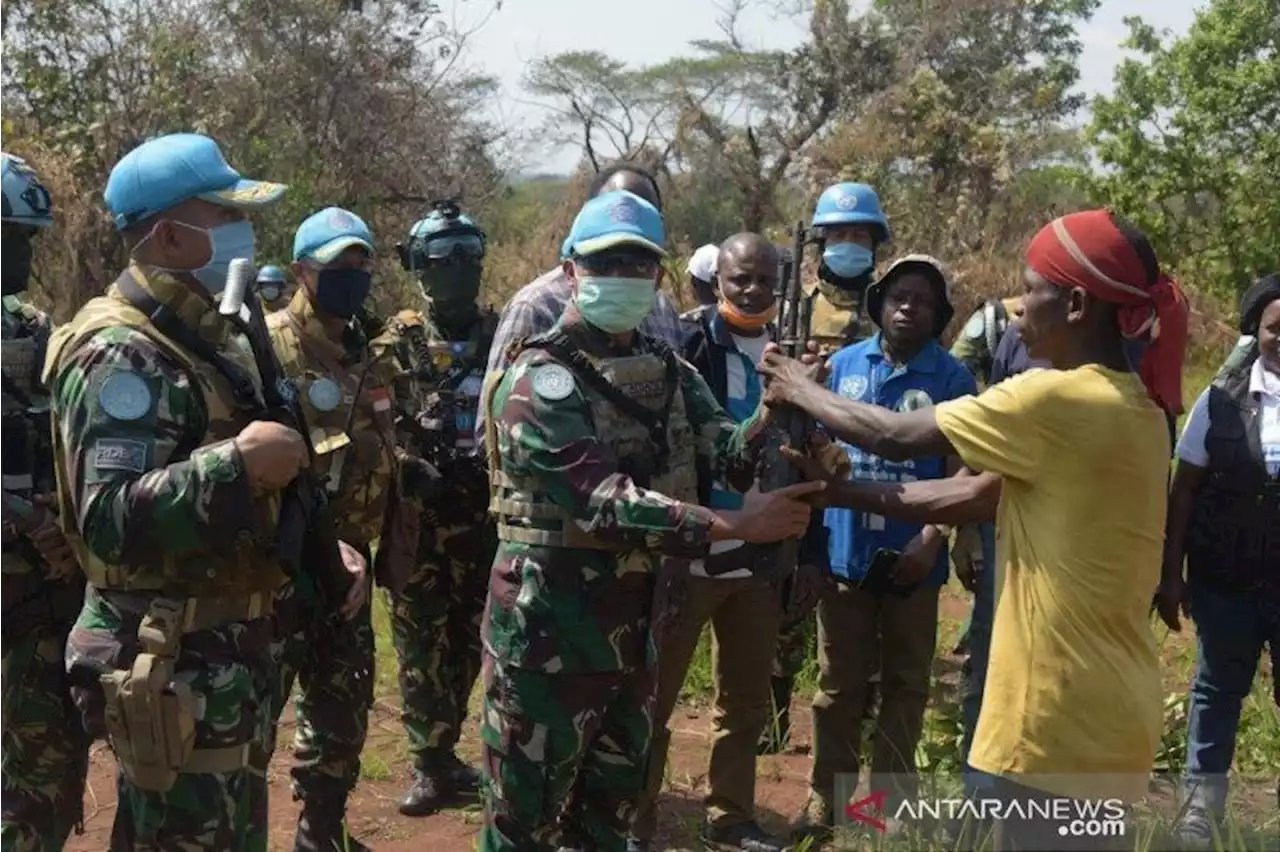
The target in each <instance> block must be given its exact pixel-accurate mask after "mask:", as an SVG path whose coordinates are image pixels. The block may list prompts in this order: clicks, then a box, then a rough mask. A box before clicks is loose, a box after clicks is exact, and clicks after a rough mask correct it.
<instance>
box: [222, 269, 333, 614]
mask: <svg viewBox="0 0 1280 852" xmlns="http://www.w3.org/2000/svg"><path fill="white" fill-rule="evenodd" d="M253 281H254V269H253V264H252V263H250V262H249V261H248V260H246V259H244V258H236V259H235V260H233V261H231V268H230V269H229V270H228V272H227V286H226V289H224V290H223V291H222V304H221V305H220V306H219V308H218V313H220V314H222V316H224V317H226V318H228V319H229V320H231V322H232V323H233V324H235V326H236V327H237V328H239V330H240V331H241V332H243V333H244V335H245V337H247V338H248V340H249V346H250V348H251V349H252V350H253V358H254V360H255V361H256V362H257V364H258V372H259V374H260V375H261V376H262V399H263V402H264V403H265V404H266V411H265V412H264V413H263V419H266V420H274V421H275V422H277V423H282V424H284V425H285V426H288V427H289V428H291V429H293V430H295V431H296V432H297V433H298V434H300V435H301V436H302V440H303V443H304V444H306V447H307V458H308V459H310V465H309V466H308V467H305V468H303V469H302V470H301V471H299V472H298V475H297V477H295V478H294V480H293V481H292V482H290V483H289V485H288V486H287V487H286V488H285V490H284V493H283V494H282V495H281V498H282V499H281V503H280V524H279V527H278V530H277V554H278V556H279V559H280V564H281V565H282V566H283V568H284V570H285V571H286V572H287V573H288V574H289V576H291V577H294V578H301V577H303V576H306V575H308V574H309V575H311V576H310V579H311V581H312V583H313V584H314V586H315V590H316V595H317V597H318V604H319V606H318V607H317V613H318V616H317V617H318V618H319V619H321V620H323V621H326V622H328V621H330V620H341V618H342V615H341V608H342V604H343V602H344V601H345V600H346V596H347V592H348V591H350V589H351V574H350V573H349V572H348V571H347V569H346V566H345V565H344V564H343V562H342V551H341V549H340V548H339V546H338V534H337V527H336V525H335V524H334V521H333V516H332V515H331V514H330V512H329V501H328V497H327V495H326V492H325V488H324V483H323V482H322V481H319V480H317V479H316V477H315V475H314V473H313V471H314V470H315V469H316V448H315V446H314V445H313V444H312V443H311V431H310V429H308V428H307V418H306V415H305V414H304V413H303V410H302V405H301V403H300V401H299V397H298V388H297V386H296V385H294V383H293V381H292V380H291V379H289V377H288V376H286V375H285V373H284V369H283V368H282V367H281V366H280V359H279V358H278V357H277V356H276V350H275V347H274V346H272V344H271V335H270V333H269V332H268V331H267V321H266V317H265V316H264V315H263V313H262V302H261V300H260V299H258V298H256V297H255V296H252V295H251V294H250V288H251V287H252V284H253ZM326 633H327V634H329V635H330V636H336V635H339V633H340V632H339V631H337V630H321V631H320V632H319V633H318V634H317V635H324V634H326Z"/></svg>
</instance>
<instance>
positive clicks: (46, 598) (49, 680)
mask: <svg viewBox="0 0 1280 852" xmlns="http://www.w3.org/2000/svg"><path fill="white" fill-rule="evenodd" d="M3 323H4V325H3V330H4V353H3V355H4V357H3V368H4V394H3V400H4V452H3V461H4V556H3V566H4V618H3V626H4V722H3V736H4V763H3V765H4V824H3V828H0V844H2V847H3V850H4V852H27V850H53V849H61V848H62V845H63V844H64V843H65V842H66V840H67V836H68V835H69V834H70V833H71V829H72V828H73V827H76V826H78V825H79V823H80V820H81V816H82V805H83V799H84V779H85V772H86V771H87V769H88V762H89V737H88V736H87V735H86V734H85V732H84V726H83V725H82V724H81V721H80V714H79V712H78V711H77V710H76V708H75V705H74V704H73V703H72V700H71V686H70V683H69V681H68V679H67V673H66V666H65V663H64V661H63V649H64V648H65V647H66V641H67V633H68V632H69V631H70V629H71V625H72V623H73V622H74V621H75V619H76V615H77V614H78V613H79V612H80V606H81V604H82V603H83V601H84V577H83V575H81V574H80V572H79V571H75V572H74V573H73V574H72V575H71V576H53V574H52V573H51V570H50V566H49V565H47V564H46V563H45V562H44V560H43V559H42V558H41V557H40V555H39V553H38V552H37V551H36V550H35V548H34V547H33V546H31V544H30V542H28V541H24V540H23V536H24V532H23V530H24V529H28V528H29V527H31V526H36V525H39V524H40V522H41V520H42V519H43V518H42V516H44V515H45V512H44V511H43V510H42V509H40V508H39V507H34V506H33V505H32V500H33V499H34V498H35V497H36V496H41V497H49V496H51V495H53V494H54V492H55V490H56V487H55V483H54V475H53V458H52V455H51V448H50V446H49V424H48V420H47V411H48V399H47V397H46V396H45V395H44V393H43V389H42V388H41V387H40V382H39V373H40V367H41V364H42V362H43V359H44V349H45V345H46V343H47V342H48V339H49V333H50V331H51V328H50V325H49V319H48V317H47V316H45V315H44V314H43V313H41V312H40V311H37V310H36V309H35V308H32V307H31V306H29V305H26V304H23V303H22V302H21V301H19V299H18V298H17V296H5V297H4V307H3Z"/></svg>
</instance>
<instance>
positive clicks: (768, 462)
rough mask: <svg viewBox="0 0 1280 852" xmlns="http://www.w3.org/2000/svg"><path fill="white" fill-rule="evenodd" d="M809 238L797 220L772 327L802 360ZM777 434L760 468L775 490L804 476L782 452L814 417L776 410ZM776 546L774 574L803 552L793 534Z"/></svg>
mask: <svg viewBox="0 0 1280 852" xmlns="http://www.w3.org/2000/svg"><path fill="white" fill-rule="evenodd" d="M808 242H809V234H808V231H806V230H805V227H804V223H803V222H796V224H795V227H794V228H793V229H792V231H791V253H790V255H787V256H784V257H783V258H782V263H781V265H780V266H781V269H780V274H779V275H778V289H777V291H776V296H777V299H778V322H777V323H776V325H775V326H774V329H773V342H774V343H776V344H778V346H779V347H780V348H781V350H782V354H784V355H786V356H787V357H788V358H794V359H796V360H799V359H800V357H801V356H802V355H804V353H805V351H806V349H805V347H806V345H807V344H808V342H809V325H810V320H811V315H812V308H813V303H812V301H811V300H810V299H809V297H808V296H807V295H806V294H805V292H804V286H803V283H802V280H801V279H802V272H801V267H802V265H803V262H804V247H805V246H806V245H807V244H808ZM773 416H774V420H773V423H774V424H775V425H774V426H773V427H772V429H773V431H774V434H772V435H770V436H769V440H768V444H767V446H766V449H765V454H764V462H763V465H762V470H761V472H760V490H761V491H775V490H777V489H779V488H784V487H786V486H788V485H793V484H795V483H796V482H799V481H800V480H801V479H802V478H803V477H802V476H801V475H800V473H799V472H798V471H797V470H796V468H795V466H794V465H792V464H791V463H790V462H789V461H787V459H786V457H785V456H783V455H782V453H781V451H780V450H781V448H782V447H783V446H788V447H791V448H793V449H795V450H798V451H800V452H804V451H805V449H806V444H807V442H808V440H809V433H810V432H811V431H812V429H813V422H812V418H810V417H809V416H808V415H807V414H805V413H804V412H803V411H800V410H799V409H796V408H791V407H787V408H784V409H780V410H778V411H775V412H773ZM770 547H771V548H776V549H777V564H776V567H775V568H774V569H773V570H774V573H775V575H776V574H781V573H785V572H788V571H791V570H792V569H794V568H795V566H796V562H797V560H798V558H799V554H800V539H796V538H790V539H787V540H785V541H782V542H779V543H778V544H776V545H770Z"/></svg>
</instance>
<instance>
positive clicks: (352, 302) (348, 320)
mask: <svg viewBox="0 0 1280 852" xmlns="http://www.w3.org/2000/svg"><path fill="white" fill-rule="evenodd" d="M373 251H374V241H373V234H372V233H371V232H370V231H369V227H368V226H367V225H366V224H365V223H364V221H363V220H362V219H361V218H360V217H359V216H356V215H355V214H354V213H351V212H349V211H347V210H343V209H341V208H339V207H329V208H326V209H324V210H321V211H320V212H319V213H316V214H315V215H313V216H311V217H309V218H308V219H307V220H306V221H305V222H303V223H302V225H301V226H300V227H299V228H298V231H297V234H296V235H295V236H294V240H293V258H294V261H293V267H292V271H293V277H294V280H296V281H297V282H298V290H297V292H296V293H294V295H293V299H292V300H291V301H290V302H289V305H288V307H286V308H284V309H283V310H280V311H276V312H275V313H273V314H271V315H270V316H269V317H268V318H267V328H268V330H269V331H270V333H271V343H272V346H273V347H274V348H275V350H276V356H277V357H278V358H279V359H280V364H281V367H282V368H283V369H284V371H285V373H286V374H287V375H288V376H289V377H290V378H291V379H293V381H294V382H295V383H296V384H297V386H298V391H299V396H300V399H301V401H302V406H303V409H304V411H305V413H306V417H307V426H308V428H309V429H310V430H311V435H312V441H313V442H314V444H315V451H316V467H317V470H316V471H315V473H316V475H317V477H320V478H321V480H322V481H323V482H324V483H325V488H326V489H327V491H328V493H329V501H330V505H331V507H332V512H333V518H334V521H335V522H336V523H337V526H338V528H337V534H338V539H339V542H340V547H341V550H342V561H343V564H344V565H346V567H347V570H348V571H349V572H350V573H351V575H352V585H351V591H350V593H349V594H348V595H347V599H346V600H345V601H344V602H343V605H342V610H341V614H342V616H343V620H342V621H341V623H340V627H339V628H338V629H337V631H336V632H337V633H338V634H339V635H324V636H320V635H317V633H318V632H319V631H321V630H323V631H324V632H325V633H326V634H327V633H328V631H331V630H334V627H333V620H332V619H323V618H321V619H318V618H317V617H316V613H315V607H316V606H317V603H318V602H317V600H316V598H315V595H314V589H311V588H309V587H308V585H307V583H306V582H305V581H303V580H301V579H300V578H295V579H294V580H293V581H291V582H289V583H287V584H285V586H283V587H282V588H281V589H280V591H279V592H277V594H276V618H277V625H278V628H277V630H278V632H277V636H276V642H277V647H276V652H277V658H278V659H279V660H280V673H279V680H278V686H279V689H280V691H279V693H278V694H277V695H276V697H275V702H274V707H273V708H272V709H273V710H274V712H275V713H276V718H277V719H278V718H279V713H280V711H281V710H282V709H283V706H284V703H285V702H286V701H288V699H289V693H290V692H291V691H292V690H293V683H294V680H295V679H296V680H297V681H298V682H299V685H300V690H299V695H298V698H297V702H296V705H295V710H296V716H297V721H298V726H297V731H296V733H295V735H294V746H293V751H294V760H295V763H294V766H293V768H292V770H291V772H292V775H293V788H294V798H295V799H301V800H302V813H301V815H300V816H299V819H298V831H297V837H296V840H295V845H294V849H295V850H296V852H313V851H314V852H320V850H323V852H333V850H342V852H360V850H364V849H367V848H368V847H366V846H365V845H364V844H362V843H361V842H360V841H358V840H356V839H354V838H353V837H351V836H350V835H349V834H348V833H347V831H346V827H345V823H344V819H343V818H344V814H345V812H346V806H347V797H348V796H349V795H350V792H351V790H352V788H353V787H355V784H356V780H357V779H358V778H359V774H360V752H361V750H362V749H363V748H364V741H365V735H366V733H367V731H368V724H369V708H370V707H371V706H372V704H373V644H374V640H373V623H372V621H371V618H370V607H369V570H368V566H369V561H370V544H371V543H372V542H373V540H374V539H376V538H378V537H379V535H380V534H381V532H382V522H383V517H384V514H385V512H386V506H387V501H388V499H389V497H390V495H391V493H392V487H393V485H394V483H395V470H396V452H395V428H394V424H393V421H392V417H391V408H392V404H391V394H390V391H389V389H388V388H387V386H386V384H385V381H384V376H383V373H382V365H381V364H380V362H379V359H378V358H376V357H374V356H373V355H371V353H370V348H369V343H368V341H367V340H366V339H365V336H364V333H363V331H362V329H361V327H360V324H359V323H358V322H354V321H353V320H354V318H355V316H356V312H357V310H358V309H359V308H360V306H361V304H363V303H364V301H365V299H366V298H368V296H369V290H370V288H371V286H372V269H373ZM326 615H327V614H326ZM274 739H275V737H274V729H273V736H272V745H273V746H274Z"/></svg>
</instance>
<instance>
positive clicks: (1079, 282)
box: [1027, 210, 1187, 414]
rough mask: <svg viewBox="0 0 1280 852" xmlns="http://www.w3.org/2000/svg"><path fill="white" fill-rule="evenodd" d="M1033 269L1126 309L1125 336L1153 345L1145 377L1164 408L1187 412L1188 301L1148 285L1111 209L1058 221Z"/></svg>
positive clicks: (1172, 290)
mask: <svg viewBox="0 0 1280 852" xmlns="http://www.w3.org/2000/svg"><path fill="white" fill-rule="evenodd" d="M1027 265H1028V266H1030V267H1031V268H1032V269H1033V270H1035V271H1036V272H1037V273H1038V274H1039V275H1040V276H1041V277H1043V278H1044V279H1046V280H1047V281H1050V282H1052V283H1054V284H1057V285H1058V286H1059V287H1081V288H1083V289H1085V290H1088V291H1089V293H1091V294H1092V295H1093V296H1095V297H1096V298H1098V299H1101V300H1102V301H1104V302H1111V303H1113V304H1116V305H1119V306H1120V309H1119V312H1118V313H1119V318H1120V333H1121V334H1123V335H1124V336H1125V337H1127V338H1129V339H1130V340H1143V341H1149V342H1150V344H1151V345H1150V346H1148V347H1147V351H1146V353H1145V354H1144V355H1143V357H1142V363H1141V364H1140V365H1139V366H1138V373H1139V375H1140V376H1141V377H1142V382H1143V384H1145V385H1146V386H1147V392H1148V393H1149V394H1151V398H1152V399H1153V400H1155V401H1156V403H1157V404H1159V405H1160V407H1161V408H1163V409H1165V410H1166V411H1169V412H1172V413H1174V414H1181V413H1182V408H1183V407H1182V362H1183V359H1184V358H1185V357H1186V351H1187V300H1186V297H1185V296H1183V295H1182V290H1180V289H1179V288H1178V285H1177V283H1176V282H1175V281H1174V280H1173V279H1171V278H1168V277H1167V276H1165V275H1164V274H1163V273H1162V274H1160V276H1159V278H1158V279H1157V280H1156V283H1155V284H1152V285H1151V286H1148V285H1147V283H1146V282H1147V268H1146V266H1145V265H1144V264H1143V262H1142V259H1141V258H1140V257H1139V256H1138V253H1137V251H1135V250H1134V247H1133V245H1132V244H1131V243H1130V242H1129V238H1128V237H1127V236H1125V234H1124V233H1122V232H1121V231H1120V229H1119V228H1117V227H1116V224H1115V222H1113V221H1112V220H1111V214H1110V213H1109V212H1107V211H1106V210H1087V211H1085V212H1083V213H1072V214H1071V215H1069V216H1062V217H1060V218H1058V219H1054V220H1053V221H1052V222H1050V223H1049V224H1048V225H1045V226H1044V227H1043V228H1041V229H1040V233H1038V234H1036V235H1035V237H1034V238H1033V239H1032V240H1031V245H1030V246H1028V247H1027Z"/></svg>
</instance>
